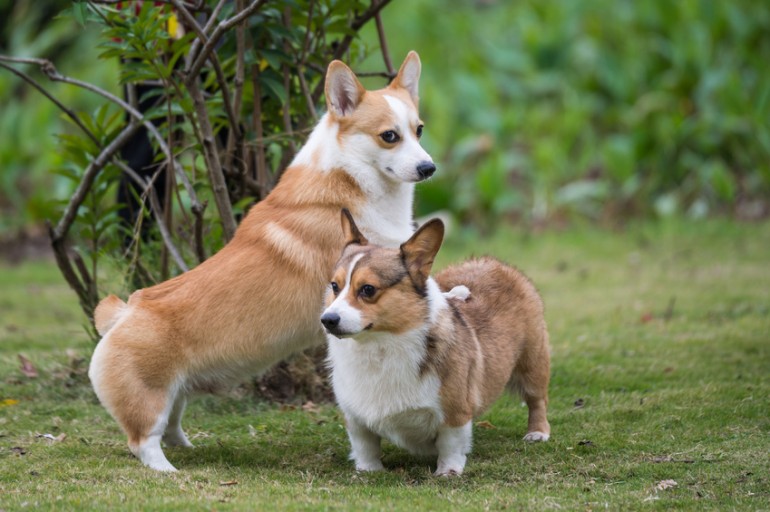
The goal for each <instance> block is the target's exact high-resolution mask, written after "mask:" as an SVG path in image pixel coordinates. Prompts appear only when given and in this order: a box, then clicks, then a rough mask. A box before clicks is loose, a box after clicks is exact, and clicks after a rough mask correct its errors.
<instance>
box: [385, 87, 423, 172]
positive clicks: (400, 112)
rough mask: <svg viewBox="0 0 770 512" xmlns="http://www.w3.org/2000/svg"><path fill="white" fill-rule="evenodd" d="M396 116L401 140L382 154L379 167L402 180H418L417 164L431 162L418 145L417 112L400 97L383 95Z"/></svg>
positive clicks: (418, 119)
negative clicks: (416, 131)
mask: <svg viewBox="0 0 770 512" xmlns="http://www.w3.org/2000/svg"><path fill="white" fill-rule="evenodd" d="M384 98H385V101H387V102H388V105H390V108H391V110H392V111H393V115H394V117H395V118H396V128H397V132H398V134H399V135H400V136H401V142H399V143H398V144H396V146H395V147H394V148H393V149H389V150H387V152H386V153H385V154H384V155H382V161H381V166H380V167H381V168H383V169H386V170H389V171H390V172H392V173H393V174H394V175H395V176H396V177H397V178H398V179H400V180H402V181H419V179H420V176H419V174H418V172H417V166H418V165H420V164H421V163H425V162H431V163H432V162H433V159H432V158H431V157H430V155H429V154H428V152H427V151H425V150H424V149H423V148H422V146H421V145H420V140H419V139H418V138H417V134H416V133H415V129H416V128H417V125H418V124H419V121H420V118H419V117H418V116H417V112H416V111H415V110H414V109H413V108H410V107H408V106H407V105H406V103H404V102H403V101H401V100H400V99H398V98H396V97H394V96H389V95H387V94H386V95H384Z"/></svg>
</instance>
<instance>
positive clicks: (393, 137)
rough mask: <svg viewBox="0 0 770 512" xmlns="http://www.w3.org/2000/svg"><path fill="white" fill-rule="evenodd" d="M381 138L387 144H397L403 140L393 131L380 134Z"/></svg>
mask: <svg viewBox="0 0 770 512" xmlns="http://www.w3.org/2000/svg"><path fill="white" fill-rule="evenodd" d="M380 138H381V139H382V140H384V141H385V142H387V143H388V144H395V143H396V142H398V141H399V140H401V137H399V136H398V134H397V133H396V132H394V131H393V130H388V131H385V132H382V133H381V134H380Z"/></svg>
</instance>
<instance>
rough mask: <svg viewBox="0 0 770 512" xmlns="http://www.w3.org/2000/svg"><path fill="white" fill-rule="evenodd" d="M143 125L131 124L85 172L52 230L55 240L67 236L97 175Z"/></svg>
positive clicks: (106, 147) (104, 149)
mask: <svg viewBox="0 0 770 512" xmlns="http://www.w3.org/2000/svg"><path fill="white" fill-rule="evenodd" d="M140 126H141V125H140V124H139V123H134V122H132V123H129V124H128V126H126V127H125V128H124V129H123V131H122V132H120V134H118V136H117V137H115V138H114V139H112V141H111V142H110V143H109V144H107V146H105V147H104V148H103V149H102V151H101V153H99V155H98V156H97V157H96V158H95V159H94V160H93V161H92V162H91V163H90V164H89V165H88V168H86V170H85V171H84V172H83V177H82V178H81V179H80V183H78V186H77V188H76V189H75V193H74V194H73V195H72V198H71V199H70V201H69V203H67V206H66V208H65V209H64V213H63V214H62V217H61V219H59V222H58V223H57V224H56V227H55V228H53V230H52V235H53V240H54V241H56V240H60V239H62V238H64V237H65V236H66V235H67V232H68V231H69V229H70V226H71V225H72V222H73V221H74V220H75V216H76V215H77V211H78V208H79V207H80V205H81V204H83V201H84V200H85V198H86V194H88V191H89V190H90V189H91V185H92V184H93V182H94V179H95V178H96V175H97V174H99V172H100V171H101V170H102V168H104V166H105V165H107V163H108V162H109V161H110V160H111V159H112V157H113V155H114V154H115V153H116V152H117V151H118V150H119V149H120V148H121V147H123V145H124V144H125V143H126V142H127V141H128V139H130V138H131V137H132V136H133V135H134V134H135V133H136V132H137V131H138V130H139V127H140Z"/></svg>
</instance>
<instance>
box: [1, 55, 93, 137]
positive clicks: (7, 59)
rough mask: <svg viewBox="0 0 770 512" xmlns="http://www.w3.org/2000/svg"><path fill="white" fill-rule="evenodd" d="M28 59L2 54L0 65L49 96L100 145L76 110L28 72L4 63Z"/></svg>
mask: <svg viewBox="0 0 770 512" xmlns="http://www.w3.org/2000/svg"><path fill="white" fill-rule="evenodd" d="M26 60H27V59H16V58H13V57H7V56H5V55H0V67H3V68H5V69H7V70H8V71H10V72H11V73H13V74H14V75H16V76H18V77H19V78H21V79H22V80H24V81H25V82H27V83H28V84H30V85H31V86H32V87H34V88H35V89H37V90H38V92H40V94H42V95H43V96H45V97H46V98H48V99H49V100H50V101H51V102H52V103H53V104H54V105H56V106H57V107H59V110H61V111H62V112H64V113H65V114H66V115H67V117H69V118H70V119H72V122H74V123H75V124H76V125H77V126H78V128H80V129H81V130H83V133H85V134H86V135H87V136H88V138H89V139H91V140H92V141H94V142H95V143H96V144H97V145H100V144H101V143H100V142H99V139H97V138H96V135H94V134H93V132H92V131H91V130H89V129H88V128H87V127H86V125H84V124H83V122H82V121H81V120H80V118H79V117H78V116H77V115H76V114H75V112H74V111H72V110H71V109H69V108H67V107H66V106H64V104H63V103H62V102H61V101H59V100H58V99H57V98H56V97H55V96H54V95H53V94H51V93H49V92H48V91H46V90H45V88H43V86H42V85H40V84H39V83H37V81H36V80H35V79H33V78H32V77H30V76H29V75H27V74H26V73H24V72H22V71H19V70H18V69H16V68H14V67H12V66H9V65H7V64H4V63H3V62H22V61H26Z"/></svg>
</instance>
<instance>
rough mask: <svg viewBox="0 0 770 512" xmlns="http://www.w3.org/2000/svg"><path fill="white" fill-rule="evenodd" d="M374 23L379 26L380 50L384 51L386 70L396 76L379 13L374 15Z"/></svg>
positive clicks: (383, 58) (383, 57)
mask: <svg viewBox="0 0 770 512" xmlns="http://www.w3.org/2000/svg"><path fill="white" fill-rule="evenodd" d="M374 21H375V23H376V24H377V36H378V37H379V38H380V50H382V60H383V61H385V69H387V70H388V74H389V75H392V76H396V70H395V69H393V61H391V60H390V52H389V51H388V40H387V38H386V37H385V27H383V26H382V17H380V12H379V11H378V12H377V14H375V15H374Z"/></svg>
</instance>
